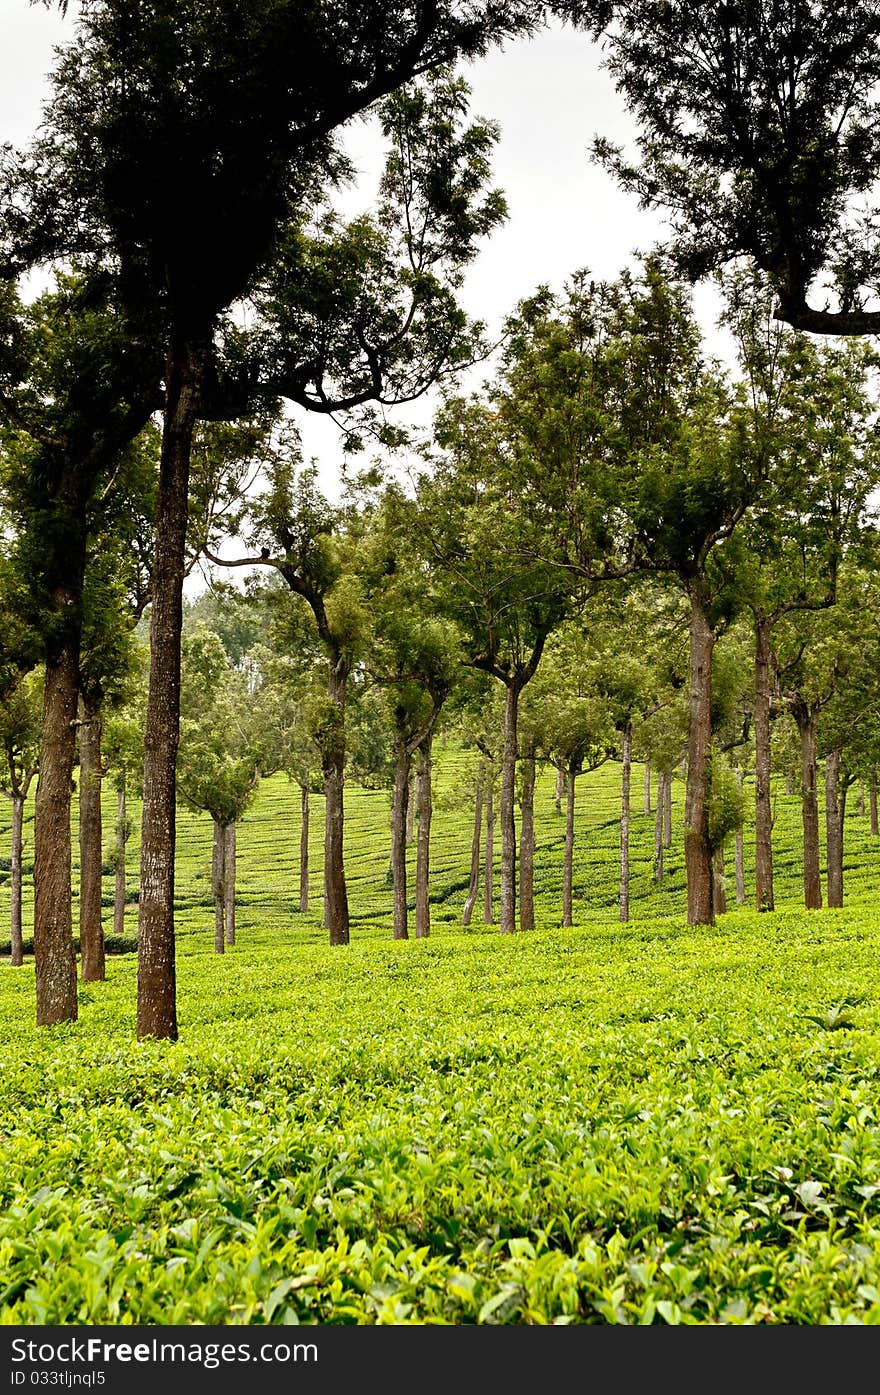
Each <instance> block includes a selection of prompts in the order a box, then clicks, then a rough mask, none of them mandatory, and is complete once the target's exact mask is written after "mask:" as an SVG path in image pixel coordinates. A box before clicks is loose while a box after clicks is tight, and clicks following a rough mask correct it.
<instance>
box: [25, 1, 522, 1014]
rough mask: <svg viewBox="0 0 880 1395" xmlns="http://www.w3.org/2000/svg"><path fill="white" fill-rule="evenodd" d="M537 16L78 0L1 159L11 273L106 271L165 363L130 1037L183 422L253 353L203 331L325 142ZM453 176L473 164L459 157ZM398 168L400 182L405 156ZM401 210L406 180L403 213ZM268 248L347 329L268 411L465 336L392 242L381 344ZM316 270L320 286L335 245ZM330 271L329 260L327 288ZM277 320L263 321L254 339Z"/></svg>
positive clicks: (217, 319) (290, 210) (318, 163)
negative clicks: (29, 132) (36, 129)
mask: <svg viewBox="0 0 880 1395" xmlns="http://www.w3.org/2000/svg"><path fill="white" fill-rule="evenodd" d="M542 13H543V10H542V7H541V6H539V5H535V4H534V3H532V0H528V3H527V0H516V3H511V4H508V5H505V6H502V7H498V6H496V5H494V4H485V5H484V4H477V5H469V6H466V7H460V6H459V5H458V4H457V3H455V0H441V3H437V4H434V3H432V4H430V5H428V6H425V5H422V4H421V3H419V4H417V5H416V6H415V7H413V6H412V5H411V4H410V3H409V0H406V2H405V3H404V2H403V0H401V3H397V0H393V3H392V4H391V5H390V6H385V7H383V9H382V11H377V10H375V8H374V7H370V6H367V7H364V6H363V5H362V4H361V3H359V0H350V3H345V4H344V5H343V6H342V9H341V10H339V11H338V12H337V13H335V14H334V18H333V22H332V23H328V22H327V16H326V15H325V13H324V11H323V10H322V9H320V7H319V8H318V9H313V10H311V11H310V10H304V9H303V7H302V5H301V4H300V3H298V2H294V0H287V3H278V4H272V5H269V6H266V5H265V4H264V3H263V2H262V0H223V3H218V4H216V5H212V6H210V7H205V6H204V5H203V4H202V3H201V0H183V3H176V4H174V5H173V6H172V5H169V4H168V3H167V0H149V2H148V3H145V4H141V5H138V6H137V7H136V9H135V10H132V8H131V6H130V5H129V4H127V3H121V0H94V3H86V4H85V5H84V6H83V7H82V9H81V11H80V14H79V18H78V26H79V27H78V35H77V38H76V40H75V41H74V42H73V43H72V44H71V45H69V46H68V47H67V48H66V49H65V50H64V51H63V52H62V53H61V55H60V57H59V61H58V64H57V66H56V70H55V74H54V95H53V99H52V101H51V103H50V105H49V108H48V111H47V120H46V122H45V126H44V130H45V135H44V137H43V139H42V141H41V142H39V141H38V142H37V144H36V146H35V148H34V150H33V151H32V152H31V154H30V158H29V159H28V160H27V161H24V162H20V167H21V170H22V173H21V174H16V173H15V170H13V173H12V175H11V183H12V185H13V186H14V187H15V190H16V195H17V198H16V201H15V204H14V205H13V206H14V208H15V217H13V218H12V219H10V220H9V223H8V225H7V229H6V242H7V245H9V244H11V247H12V251H13V253H14V256H15V257H16V259H17V261H18V263H19V265H23V266H30V265H33V264H34V263H36V262H38V261H45V260H46V259H47V258H48V257H51V256H55V257H64V256H67V255H70V252H71V249H72V248H77V249H79V250H81V251H83V250H84V251H88V252H89V253H90V254H91V255H92V256H93V257H95V258H96V259H100V260H103V261H109V262H110V263H111V264H113V265H115V266H118V268H119V278H120V282H121V285H122V287H123V289H124V292H125V296H126V302H127V304H128V305H129V307H130V308H131V310H132V312H133V313H135V314H137V315H138V316H139V317H140V319H141V321H142V322H145V323H146V324H148V325H149V326H150V328H151V330H152V333H153V336H154V341H155V342H157V343H159V344H160V345H161V346H162V349H163V351H164V354H165V374H164V379H165V381H164V396H165V404H164V427H163V447H162V458H161V466H160V483H159V498H158V521H159V527H158V532H157V545H156V557H155V564H154V568H153V578H152V586H153V606H152V614H151V677H150V696H149V702H148V713H147V741H146V754H145V779H144V816H143V830H142V866H141V902H140V912H139V921H140V936H139V943H140V970H139V983H140V987H139V1000H138V1002H139V1006H138V1035H139V1036H140V1037H148V1036H154V1037H166V1038H174V1037H176V1035H177V1022H176V991H175V976H174V939H173V935H174V927H173V887H174V783H175V782H174V770H175V758H176V750H177V743H178V736H179V731H178V727H179V685H180V644H179V641H180V625H181V595H182V576H183V565H184V563H183V559H184V554H185V537H186V525H187V503H188V486H189V470H190V459H191V450H192V439H193V431H194V428H195V423H196V421H197V419H199V418H212V417H216V416H220V417H223V418H229V417H235V416H238V415H241V414H242V413H244V414H247V413H248V411H249V410H250V409H251V406H252V401H253V392H254V390H255V388H257V386H258V385H257V379H258V378H259V377H260V373H259V372H258V371H256V369H255V363H254V353H255V352H256V351H257V348H258V346H257V345H255V344H254V343H253V342H251V345H250V352H251V357H250V359H248V357H247V356H245V358H244V359H243V358H242V354H241V352H240V351H241V347H242V344H241V340H242V334H241V332H240V331H238V330H237V329H236V328H235V326H234V325H233V324H232V323H231V322H229V321H228V320H227V322H226V323H225V325H223V324H222V322H223V321H224V317H225V316H226V312H227V311H228V309H229V307H230V306H232V305H233V304H234V303H235V302H237V301H240V300H241V299H242V297H244V296H246V295H248V294H249V293H252V292H255V291H256V286H257V282H258V281H259V280H260V278H261V277H263V278H265V274H266V272H267V271H268V269H269V268H270V266H271V264H272V261H273V258H274V257H275V256H276V255H277V254H279V253H280V252H281V250H282V243H283V242H284V238H285V236H286V233H284V230H286V229H291V228H299V229H302V230H303V231H304V232H305V231H306V230H307V229H308V225H309V222H310V220H312V219H313V215H314V213H315V211H316V210H317V209H318V208H319V207H320V206H321V204H322V202H323V201H324V198H325V195H326V193H327V192H328V190H330V189H331V188H332V186H333V185H334V184H335V183H336V182H337V181H338V179H339V178H340V177H341V176H342V175H343V174H344V173H345V172H346V171H347V162H346V161H345V159H344V157H343V156H342V155H341V154H340V151H339V148H338V144H337V133H338V131H339V130H340V128H341V127H342V126H343V125H344V124H345V123H346V122H348V121H350V120H351V119H352V118H353V117H355V116H356V115H357V114H358V113H360V112H362V111H365V110H366V109H367V108H369V107H370V106H372V105H373V104H374V103H376V102H377V101H379V100H380V99H381V98H383V97H387V96H388V94H393V93H395V92H396V91H397V90H398V89H399V88H401V87H402V86H403V85H404V84H406V83H407V82H409V81H410V80H412V79H414V78H417V77H418V76H419V75H421V74H427V73H430V72H432V71H434V70H435V69H440V68H442V67H443V66H444V65H448V64H449V63H451V62H453V61H454V60H455V59H456V58H457V57H459V56H465V57H474V56H476V55H479V54H481V53H484V52H485V51H486V50H487V49H488V48H489V47H490V46H491V45H492V44H493V43H497V42H499V41H501V40H503V39H504V38H505V37H508V36H509V35H511V34H513V33H519V32H526V33H527V32H529V31H530V30H531V29H533V28H535V27H536V26H537V25H538V23H539V22H540V19H541V17H542ZM243 34H244V35H246V39H247V41H246V42H244V43H243V42H242V35H243ZM294 55H295V57H293V56H294ZM389 100H391V101H392V102H393V98H389ZM446 114H447V116H448V112H447V113H446ZM415 115H416V117H418V109H417V110H416V113H415ZM398 146H399V141H398ZM447 153H448V147H447V150H441V151H440V160H439V162H438V163H437V164H436V166H435V171H436V175H437V176H438V177H436V178H434V179H432V180H430V181H428V183H427V185H426V186H425V189H424V191H423V192H427V193H428V194H429V195H430V196H431V198H432V199H433V205H434V213H435V214H436V218H437V220H439V221H440V222H441V223H442V224H443V225H444V226H445V227H446V228H454V229H455V236H454V238H453V239H452V240H451V241H447V240H446V239H444V237H443V236H441V237H440V238H439V240H438V247H439V251H440V253H441V254H442V255H443V256H446V255H449V257H450V260H451V261H452V263H453V264H456V263H457V264H461V262H462V260H465V261H466V260H468V259H469V257H470V256H471V255H472V254H473V249H474V238H475V236H476V235H477V234H478V232H479V227H478V226H477V223H475V220H474V218H473V215H472V209H473V202H472V201H469V200H468V199H467V198H465V199H464V200H462V199H461V197H460V195H461V192H462V188H463V187H465V188H466V182H467V181H466V180H465V184H464V186H463V185H462V182H461V181H460V180H457V179H456V178H455V167H456V161H453V162H452V164H451V165H450V164H449V162H448V161H447V160H446V158H445V157H446V155H447ZM458 154H459V158H460V159H461V160H462V161H463V163H464V164H465V165H468V164H470V162H471V157H473V156H475V155H478V154H479V152H478V151H477V150H475V149H474V148H473V146H470V147H468V146H467V145H465V147H464V148H460V150H459V152H458ZM474 163H475V167H476V168H479V160H476V161H475V162H474ZM400 168H401V170H403V171H404V172H406V171H408V163H407V159H406V155H404V158H403V159H402V161H401V164H400ZM410 192H411V189H410V185H409V183H407V184H406V185H405V187H404V188H403V190H402V194H403V197H404V203H405V204H406V202H407V200H408V198H409V194H410ZM470 192H473V190H471V191H470ZM499 211H500V210H499V209H498V207H497V204H496V206H495V208H494V209H493V210H490V214H489V222H490V223H491V221H492V220H493V218H494V217H497V215H498V213H499ZM218 228H222V229H223V236H222V238H221V237H218V236H217V229H218ZM283 233H284V235H283ZM289 240H291V241H292V243H293V256H292V257H291V256H288V258H287V265H288V269H289V273H290V274H289V275H288V276H287V277H285V301H284V304H285V305H292V306H299V307H303V308H304V309H305V311H306V312H316V314H314V313H313V314H311V317H310V321H309V327H310V328H313V326H314V321H315V318H316V315H317V319H318V321H319V323H320V324H321V326H322V328H325V329H326V327H327V326H328V324H333V325H335V324H337V323H338V321H339V318H340V313H339V312H340V301H345V300H348V301H349V308H348V314H347V320H348V323H349V325H351V326H352V327H354V328H355V330H356V331H360V333H357V332H356V334H355V337H354V338H353V339H352V338H347V339H344V340H343V342H342V347H341V351H335V352H334V354H333V367H334V370H335V371H336V372H338V374H339V378H338V381H337V384H336V389H335V391H334V394H333V396H332V398H331V396H330V395H329V394H328V391H327V389H328V386H329V382H328V374H327V372H326V360H325V356H324V355H323V354H322V353H320V352H319V353H318V355H317V357H316V354H315V350H316V348H317V347H318V345H319V344H320V343H321V338H320V337H316V336H315V335H314V334H310V335H309V339H308V345H309V347H308V350H307V352H306V354H305V356H304V357H303V358H302V359H300V360H299V368H300V373H299V376H297V374H296V373H294V372H293V371H292V370H291V365H290V363H289V361H286V362H285V363H284V373H283V383H282V382H281V381H280V380H279V381H278V382H277V383H276V384H275V385H274V386H272V385H271V384H268V385H267V384H265V383H264V384H262V385H261V386H260V387H259V391H260V392H261V393H265V392H268V393H270V394H273V395H275V396H277V395H278V390H279V388H280V389H281V390H282V391H283V392H284V393H285V394H287V395H289V396H291V398H292V399H293V400H297V401H299V403H300V405H304V406H306V407H307V408H308V409H314V410H318V411H323V412H326V411H331V410H334V408H336V407H345V406H351V405H354V404H355V403H357V402H363V401H365V400H373V399H377V398H380V399H381V398H382V396H383V394H384V392H385V388H386V376H387V371H390V372H392V373H393V369H394V365H395V364H397V363H400V362H401V360H402V361H404V362H405V363H407V362H408V363H409V365H410V366H411V367H414V365H413V364H412V360H411V359H410V357H409V343H410V341H409V338H408V332H409V329H410V328H411V326H412V324H413V323H414V321H415V320H417V319H419V317H420V316H423V317H424V318H425V319H426V320H427V321H429V322H430V324H431V328H430V330H429V332H428V334H427V336H426V342H427V343H429V344H430V345H431V348H432V352H431V355H430V362H429V364H428V365H427V366H424V365H423V369H422V371H421V372H419V371H416V373H415V374H413V373H409V374H408V375H405V376H406V377H407V381H408V382H409V384H410V387H411V388H412V387H413V384H414V382H415V381H416V380H418V381H419V382H420V384H421V389H423V388H424V386H426V385H427V383H429V382H430V381H432V380H433V378H434V377H436V375H437V373H438V372H439V371H440V369H441V368H442V366H444V365H445V364H446V363H447V362H448V361H449V359H450V356H451V357H452V359H453V360H455V359H456V358H457V357H458V350H459V346H460V343H461V337H462V332H464V334H465V338H466V339H468V340H469V339H470V338H471V336H470V334H468V333H467V329H466V326H465V325H464V324H463V322H462V317H461V315H460V313H459V312H458V311H457V310H455V311H453V313H452V318H451V319H450V314H449V313H448V312H449V311H450V310H451V309H452V307H451V305H450V302H449V300H448V297H447V296H446V295H445V288H444V287H443V285H442V283H441V282H440V280H438V278H437V277H436V275H435V276H432V275H430V274H428V273H429V271H430V268H427V267H425V268H419V267H418V264H417V263H416V264H415V265H414V264H413V261H412V252H413V246H412V245H411V244H409V243H408V241H407V238H406V237H404V239H403V243H402V251H403V252H404V253H405V255H406V257H407V264H406V265H404V266H401V265H400V263H399V262H398V261H397V260H396V259H395V257H394V255H393V254H392V253H389V255H388V256H387V257H385V258H383V257H381V256H380V257H379V259H378V260H379V261H380V262H382V264H383V269H384V270H385V271H386V272H387V277H386V286H387V288H388V294H389V298H390V303H391V304H395V303H396V284H397V282H399V280H400V279H401V277H402V276H403V277H407V276H409V275H410V273H412V287H413V292H414V302H413V307H412V312H411V316H410V315H409V312H408V316H407V318H405V320H404V322H403V324H401V323H400V321H399V320H398V319H396V318H395V319H394V322H393V323H392V324H391V325H390V326H389V324H388V321H387V319H386V320H384V321H381V322H380V324H379V326H378V328H379V329H380V331H387V333H380V337H379V338H378V339H373V338H368V337H366V335H365V333H364V332H363V331H365V330H366V329H367V328H368V327H369V326H368V321H366V320H362V318H361V317H360V315H359V308H358V305H357V304H356V305H354V306H351V305H350V295H351V292H352V291H353V290H354V291H356V292H357V291H359V290H360V289H361V288H362V287H363V281H362V280H361V279H360V277H355V279H354V283H352V281H351V280H350V279H349V280H348V281H346V279H345V276H344V274H343V277H342V282H341V283H340V284H339V286H338V290H339V292H340V294H338V295H337V294H334V286H333V283H332V281H331V283H330V284H328V282H327V279H326V272H327V263H326V262H325V263H324V265H323V266H322V264H321V263H322V257H321V254H320V249H316V248H315V247H314V245H311V246H309V245H308V243H309V241H310V240H309V239H308V238H306V239H305V242H304V243H302V244H300V242H299V240H298V238H297V235H296V233H294V234H293V236H292V239H289ZM330 240H331V242H333V241H337V242H338V239H333V238H332V237H331V239H330ZM369 241H370V238H369V237H367V238H366V240H365V239H364V238H361V237H359V236H356V237H355V239H354V243H352V240H351V239H349V245H350V246H351V245H355V246H356V247H357V251H358V255H360V253H361V252H362V251H363V248H364V246H365V245H366V243H368V242H369ZM372 261H373V263H374V264H375V261H376V257H375V256H373V257H372ZM331 262H332V263H333V264H336V266H337V269H338V268H339V265H340V264H339V262H338V249H337V250H334V251H333V252H332V256H331ZM345 265H346V260H345V259H343V261H342V263H341V267H342V270H343V272H344V267H345ZM378 299H379V304H380V305H381V301H382V297H381V296H380V297H379V298H378ZM264 308H265V307H264ZM435 311H436V312H438V313H436V314H435V313H434V312H435ZM282 318H283V317H281V316H277V315H276V325H280V322H281V319H282ZM306 318H307V319H309V314H308V313H307V315H306ZM289 328H290V317H289V316H288V317H287V321H286V323H285V325H284V326H283V328H282V329H281V331H280V333H279V334H278V335H276V336H275V342H276V343H277V342H283V341H289V340H290V334H289V333H288V332H287V330H289ZM223 329H225V333H222V332H221V331H222V330H223ZM330 337H331V339H332V337H333V336H332V335H331V336H330ZM338 344H339V340H338V339H336V340H334V346H338ZM269 357H270V358H271V355H269ZM287 358H288V359H289V355H287ZM262 361H263V362H265V361H266V360H265V357H263V358H262ZM365 380H366V383H365ZM310 384H314V391H313V392H309V391H308V388H309V385H310ZM421 389H420V390H421Z"/></svg>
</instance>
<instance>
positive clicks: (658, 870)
mask: <svg viewBox="0 0 880 1395" xmlns="http://www.w3.org/2000/svg"><path fill="white" fill-rule="evenodd" d="M668 779H669V775H668V773H667V772H666V771H665V770H660V771H658V773H657V812H656V814H655V816H654V880H655V882H657V884H658V886H659V884H660V883H661V882H662V880H663V824H664V817H665V813H666V782H667V781H668Z"/></svg>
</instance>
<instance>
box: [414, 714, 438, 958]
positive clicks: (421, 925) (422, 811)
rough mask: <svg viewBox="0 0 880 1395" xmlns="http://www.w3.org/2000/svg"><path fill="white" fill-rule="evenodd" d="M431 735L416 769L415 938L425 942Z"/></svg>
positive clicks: (428, 912)
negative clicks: (417, 797)
mask: <svg viewBox="0 0 880 1395" xmlns="http://www.w3.org/2000/svg"><path fill="white" fill-rule="evenodd" d="M432 744H433V734H432V733H431V732H428V735H427V736H426V737H425V738H424V740H423V741H422V744H421V746H420V747H419V750H420V753H421V765H420V767H419V786H418V789H419V808H418V815H419V833H418V842H417V844H416V939H417V940H425V939H427V938H428V935H429V934H430V933H431V903H430V900H429V896H428V893H429V889H430V887H429V878H430V870H431V815H432V813H433V807H434V806H433V800H432V795H431V746H432Z"/></svg>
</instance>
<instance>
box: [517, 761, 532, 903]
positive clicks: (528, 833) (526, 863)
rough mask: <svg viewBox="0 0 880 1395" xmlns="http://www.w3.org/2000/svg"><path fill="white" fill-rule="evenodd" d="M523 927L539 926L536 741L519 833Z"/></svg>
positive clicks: (526, 769) (526, 764)
mask: <svg viewBox="0 0 880 1395" xmlns="http://www.w3.org/2000/svg"><path fill="white" fill-rule="evenodd" d="M519 928H520V930H534V928H535V743H534V740H532V741H530V743H529V745H528V747H527V749H526V751H525V752H524V754H523V785H522V808H521V810H520V835H519Z"/></svg>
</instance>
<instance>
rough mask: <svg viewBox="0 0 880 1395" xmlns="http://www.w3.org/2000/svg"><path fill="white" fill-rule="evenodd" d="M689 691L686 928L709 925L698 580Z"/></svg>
mask: <svg viewBox="0 0 880 1395" xmlns="http://www.w3.org/2000/svg"><path fill="white" fill-rule="evenodd" d="M689 595H690V602H691V622H690V689H689V700H688V751H687V793H686V796H685V815H684V824H685V829H684V851H685V867H686V870H687V918H688V924H689V925H712V924H713V922H714V919H715V916H714V911H713V898H712V849H711V846H710V842H709V773H710V758H711V744H712V651H713V649H714V646H715V636H714V633H713V631H712V627H711V625H710V623H709V617H708V614H707V611H706V603H705V597H704V596H703V592H702V588H701V586H700V585H699V583H698V582H696V581H694V582H692V583H691V585H690V587H689Z"/></svg>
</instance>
